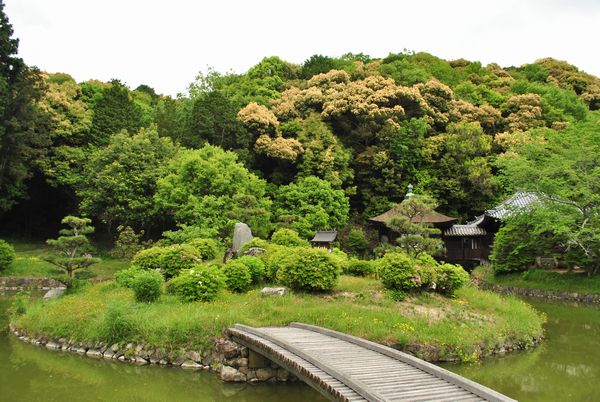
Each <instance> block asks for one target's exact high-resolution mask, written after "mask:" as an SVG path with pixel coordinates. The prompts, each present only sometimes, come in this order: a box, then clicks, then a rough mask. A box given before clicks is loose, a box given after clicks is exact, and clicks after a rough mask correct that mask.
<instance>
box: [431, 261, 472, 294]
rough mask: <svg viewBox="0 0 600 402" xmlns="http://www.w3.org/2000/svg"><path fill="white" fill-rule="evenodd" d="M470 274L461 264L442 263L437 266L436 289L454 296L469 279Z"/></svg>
mask: <svg viewBox="0 0 600 402" xmlns="http://www.w3.org/2000/svg"><path fill="white" fill-rule="evenodd" d="M469 278H470V276H469V274H468V273H467V271H465V270H464V269H463V267H461V266H460V265H455V264H441V265H440V266H439V267H437V282H436V290H437V291H438V292H440V293H444V294H446V295H449V296H452V295H453V294H454V292H456V291H457V290H458V289H460V288H461V287H462V286H463V285H464V284H466V283H467V282H468V281H469Z"/></svg>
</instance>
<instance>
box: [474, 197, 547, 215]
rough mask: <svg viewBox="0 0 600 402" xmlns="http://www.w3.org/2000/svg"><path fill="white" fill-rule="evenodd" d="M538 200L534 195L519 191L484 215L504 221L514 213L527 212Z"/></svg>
mask: <svg viewBox="0 0 600 402" xmlns="http://www.w3.org/2000/svg"><path fill="white" fill-rule="evenodd" d="M539 200H540V198H539V196H538V195H537V194H536V193H532V192H527V191H519V192H517V193H515V195H513V196H512V197H510V198H509V199H508V200H506V201H504V202H502V203H501V204H500V205H498V206H497V207H495V208H492V209H488V210H487V211H485V213H484V215H487V216H489V217H491V218H494V219H498V220H504V219H506V218H509V217H510V216H511V215H512V214H514V213H515V211H524V210H527V209H528V208H529V207H530V206H531V205H533V204H535V203H536V202H538V201H539Z"/></svg>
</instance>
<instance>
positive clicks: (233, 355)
mask: <svg viewBox="0 0 600 402" xmlns="http://www.w3.org/2000/svg"><path fill="white" fill-rule="evenodd" d="M9 327H10V330H11V332H12V333H13V334H14V335H15V336H16V337H17V338H18V339H20V340H21V341H23V342H26V343H30V344H32V345H37V346H42V347H46V348H47V349H51V350H58V351H63V352H72V353H77V354H79V355H85V356H88V357H91V358H96V359H105V360H117V361H120V362H123V363H130V364H136V365H145V364H159V365H163V366H174V367H180V368H183V369H188V370H210V371H213V372H215V373H217V374H218V375H219V376H220V378H221V379H222V380H223V381H227V382H248V383H256V382H263V381H269V382H277V381H297V380H298V379H297V378H296V377H295V376H293V375H292V374H290V373H289V372H288V371H287V370H285V369H283V368H281V367H279V366H277V365H276V364H275V363H273V362H270V361H268V360H267V359H265V358H263V357H262V356H260V355H258V354H256V353H254V352H253V351H250V350H249V349H248V348H247V347H245V346H242V345H239V344H237V343H235V342H233V341H232V340H230V339H228V338H220V339H216V338H215V339H213V345H212V348H210V349H208V350H206V351H196V350H178V351H166V350H160V349H154V348H152V347H150V346H147V345H136V344H133V343H128V344H127V345H119V344H113V345H108V344H106V343H104V342H95V343H94V342H83V343H80V342H75V341H73V340H70V339H65V338H58V339H50V338H46V337H43V336H36V335H30V334H28V333H27V332H26V331H23V330H20V329H18V328H16V327H15V326H14V325H12V324H10V325H9Z"/></svg>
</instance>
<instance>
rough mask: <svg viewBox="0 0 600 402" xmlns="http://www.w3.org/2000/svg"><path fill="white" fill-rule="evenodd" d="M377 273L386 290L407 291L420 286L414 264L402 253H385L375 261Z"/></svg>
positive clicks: (419, 277)
mask: <svg viewBox="0 0 600 402" xmlns="http://www.w3.org/2000/svg"><path fill="white" fill-rule="evenodd" d="M376 266H377V273H378V274H379V277H380V278H381V281H382V282H383V285H384V286H385V287H386V288H388V289H396V290H403V291H409V290H413V289H417V288H420V287H421V286H422V284H423V283H422V280H421V276H420V275H419V272H418V271H417V264H416V262H415V261H414V260H413V259H412V258H410V257H409V256H408V255H406V254H404V253H397V252H392V253H387V254H386V255H384V256H383V258H380V259H379V260H377V261H376Z"/></svg>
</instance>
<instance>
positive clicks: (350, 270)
mask: <svg viewBox="0 0 600 402" xmlns="http://www.w3.org/2000/svg"><path fill="white" fill-rule="evenodd" d="M374 271H375V268H374V267H373V261H368V260H358V259H356V258H350V259H349V260H348V267H347V268H346V270H345V272H346V273H347V274H348V275H352V276H369V275H371V274H372V273H373V272H374Z"/></svg>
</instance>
